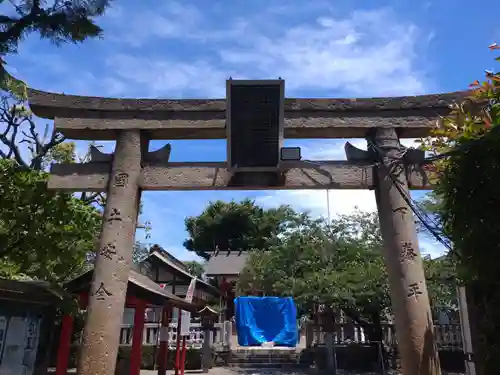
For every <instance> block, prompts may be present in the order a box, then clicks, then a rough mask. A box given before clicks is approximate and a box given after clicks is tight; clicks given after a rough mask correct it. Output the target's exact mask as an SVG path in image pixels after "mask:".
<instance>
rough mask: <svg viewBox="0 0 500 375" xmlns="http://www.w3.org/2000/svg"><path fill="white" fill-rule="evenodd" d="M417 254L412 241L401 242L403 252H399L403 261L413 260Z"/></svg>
mask: <svg viewBox="0 0 500 375" xmlns="http://www.w3.org/2000/svg"><path fill="white" fill-rule="evenodd" d="M417 256H418V254H417V251H416V250H415V248H414V247H413V244H412V243H411V242H409V241H403V242H402V243H401V252H400V254H399V259H400V261H401V262H413V261H414V260H415V258H416V257H417Z"/></svg>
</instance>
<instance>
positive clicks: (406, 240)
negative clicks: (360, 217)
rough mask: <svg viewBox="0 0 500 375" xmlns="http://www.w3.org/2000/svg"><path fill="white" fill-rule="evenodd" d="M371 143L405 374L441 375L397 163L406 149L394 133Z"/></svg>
mask: <svg viewBox="0 0 500 375" xmlns="http://www.w3.org/2000/svg"><path fill="white" fill-rule="evenodd" d="M370 141H371V142H373V143H371V142H369V144H370V146H371V149H372V150H373V152H374V153H377V154H379V157H380V159H381V160H383V165H380V166H378V167H377V172H376V179H377V183H376V185H375V196H376V199H377V206H378V213H379V219H380V229H381V232H382V237H383V241H384V249H383V254H384V259H385V264H386V267H387V274H388V278H389V287H390V290H391V300H392V308H393V309H392V311H393V313H394V318H395V325H396V336H397V342H398V349H399V353H400V356H401V364H402V370H403V371H402V372H403V374H405V375H439V374H440V373H441V371H440V365H439V356H438V351H437V347H436V343H435V340H434V326H433V322H432V314H431V309H430V304H429V296H428V294H427V286H426V282H425V275H424V269H423V264H422V257H421V255H420V250H419V247H418V239H417V233H416V228H415V219H414V217H413V212H412V210H411V208H410V206H409V204H408V203H407V199H405V197H407V196H409V192H408V186H407V182H406V178H405V176H404V173H401V172H402V171H401V169H400V168H399V166H398V165H394V164H393V160H394V159H397V158H398V157H399V156H400V153H401V149H400V144H399V139H398V136H397V134H396V130H395V129H376V130H374V134H373V137H372V138H371V140H370Z"/></svg>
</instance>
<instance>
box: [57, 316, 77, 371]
mask: <svg viewBox="0 0 500 375" xmlns="http://www.w3.org/2000/svg"><path fill="white" fill-rule="evenodd" d="M72 334H73V317H72V316H71V315H64V316H63V318H62V326H61V336H60V339H59V348H58V349H57V365H56V375H66V374H67V372H68V361H69V354H70V350H71V337H72Z"/></svg>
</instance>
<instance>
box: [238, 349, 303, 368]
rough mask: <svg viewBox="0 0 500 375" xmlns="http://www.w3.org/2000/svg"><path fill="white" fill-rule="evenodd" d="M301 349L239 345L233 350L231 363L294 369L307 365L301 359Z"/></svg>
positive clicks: (250, 366)
mask: <svg viewBox="0 0 500 375" xmlns="http://www.w3.org/2000/svg"><path fill="white" fill-rule="evenodd" d="M300 354H301V350H300V349H299V350H297V349H296V348H283V347H273V348H263V347H237V348H235V349H233V350H231V355H230V358H229V365H230V366H231V367H239V368H247V369H248V368H259V369H264V368H269V369H277V368H285V369H294V368H299V367H300V368H302V367H304V366H307V364H306V363H303V361H302V360H301V359H302V357H301V355H300Z"/></svg>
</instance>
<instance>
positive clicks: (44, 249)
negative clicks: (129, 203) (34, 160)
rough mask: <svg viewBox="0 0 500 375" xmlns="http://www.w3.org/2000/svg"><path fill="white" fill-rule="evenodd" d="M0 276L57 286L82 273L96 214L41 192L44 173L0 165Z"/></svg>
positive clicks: (98, 218)
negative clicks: (39, 281)
mask: <svg viewBox="0 0 500 375" xmlns="http://www.w3.org/2000/svg"><path fill="white" fill-rule="evenodd" d="M0 175H1V176H2V177H1V178H0V197H1V202H2V209H1V210H0V243H1V244H2V246H1V248H0V274H2V275H3V276H12V275H15V274H17V275H20V274H21V275H27V276H29V277H32V278H36V279H41V280H48V281H55V282H57V281H63V280H67V279H68V278H70V277H72V276H75V275H76V274H78V273H80V272H82V271H83V270H85V269H86V267H88V262H87V255H88V254H89V253H91V252H92V251H93V250H94V245H95V241H96V238H98V235H99V231H100V226H101V214H100V212H99V211H98V210H97V209H96V208H94V207H93V206H91V205H88V204H86V203H85V202H83V201H81V200H79V199H77V198H74V197H73V196H72V195H71V194H60V193H56V192H54V191H50V190H48V189H47V184H46V178H47V175H46V173H44V172H40V171H34V170H32V169H29V168H25V167H22V166H19V165H18V164H17V163H15V162H14V161H12V160H5V159H4V160H0Z"/></svg>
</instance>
